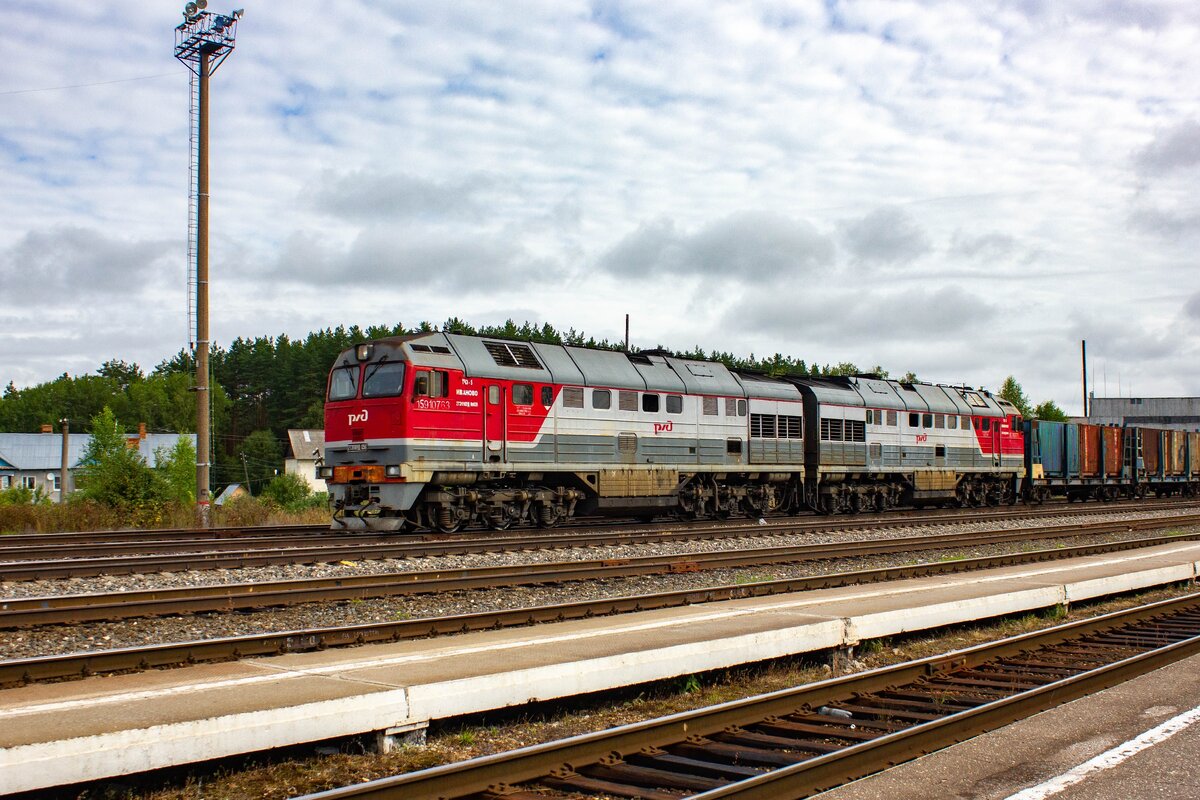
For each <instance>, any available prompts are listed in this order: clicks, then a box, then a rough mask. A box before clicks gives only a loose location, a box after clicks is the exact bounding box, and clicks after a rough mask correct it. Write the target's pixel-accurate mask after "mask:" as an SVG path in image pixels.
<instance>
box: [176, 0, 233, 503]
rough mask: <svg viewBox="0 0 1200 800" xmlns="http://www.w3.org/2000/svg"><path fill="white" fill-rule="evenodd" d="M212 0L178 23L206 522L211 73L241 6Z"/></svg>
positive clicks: (199, 470) (199, 469)
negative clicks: (213, 7)
mask: <svg viewBox="0 0 1200 800" xmlns="http://www.w3.org/2000/svg"><path fill="white" fill-rule="evenodd" d="M206 5H207V2H206V0H196V2H192V3H188V4H187V5H186V6H184V9H183V20H184V21H183V23H182V24H180V25H179V27H177V28H176V29H175V57H176V58H177V59H179V60H180V61H182V62H183V63H184V64H185V65H187V67H188V69H190V70H192V72H193V73H195V74H196V76H197V77H198V79H199V82H200V85H199V92H198V94H197V97H196V103H197V105H198V108H197V109H195V111H196V112H197V113H196V114H195V115H194V116H195V119H196V125H197V128H198V130H197V134H198V136H197V141H198V146H197V149H196V153H195V154H194V156H195V159H196V163H195V165H194V166H195V169H194V170H193V174H194V175H195V176H196V177H195V185H194V186H192V187H191V191H193V192H194V193H195V194H194V197H195V201H196V202H195V209H196V219H195V226H194V230H195V232H196V233H195V236H196V241H195V242H189V245H194V246H191V247H189V251H192V252H195V254H196V264H195V273H196V344H195V348H196V349H195V354H196V386H195V389H196V508H197V510H198V511H199V516H200V524H201V525H202V526H207V525H208V524H209V517H210V515H209V502H210V489H211V485H212V484H211V468H212V419H211V413H212V390H211V386H210V384H211V380H210V378H211V375H210V367H209V363H208V358H209V332H208V327H209V326H208V199H209V198H208V103H209V78H210V77H211V76H212V74H213V73H214V72H216V70H217V67H219V66H220V65H221V62H223V61H224V60H225V59H226V58H227V57H228V56H229V54H230V53H232V52H233V48H234V42H235V38H236V36H237V21H238V20H239V19H240V18H241V16H242V11H241V9H238V10H237V11H234V12H233V13H232V14H230V15H225V14H214V13H212V12H209V11H205V10H204V8H205V6H206Z"/></svg>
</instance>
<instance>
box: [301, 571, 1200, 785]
mask: <svg viewBox="0 0 1200 800" xmlns="http://www.w3.org/2000/svg"><path fill="white" fill-rule="evenodd" d="M1196 653H1200V595H1190V596H1187V597H1183V598H1177V599H1173V600H1166V601H1162V602H1159V603H1153V604H1150V605H1145V606H1140V607H1138V608H1134V609H1129V610H1126V611H1121V612H1117V613H1114V614H1108V615H1105V616H1102V617H1097V618H1094V619H1089V620H1084V621H1081V622H1074V623H1070V624H1067V625H1061V626H1058V627H1055V628H1050V629H1047V630H1044V631H1040V632H1037V633H1030V634H1025V635H1023V636H1017V637H1013V638H1010V639H1005V640H1001V641H999V642H993V643H989V644H985V645H980V646H977V647H973V648H970V649H966V650H960V651H956V652H953V653H950V654H946V655H941V656H935V657H932V658H926V659H921V660H918V661H910V662H907V663H904V664H899V665H897V666H894V667H887V668H883V669H878V670H873V671H871V672H867V673H862V674H858V675H852V676H848V677H843V678H835V679H831V680H827V681H821V682H819V683H815V684H809V685H806V686H802V687H798V688H795V689H789V690H785V691H780V692H774V693H771V694H766V695H760V696H758V697H752V698H747V699H745V700H739V701H735V702H731V703H725V704H722V705H718V706H713V707H710V708H705V709H699V710H696V711H690V712H685V713H680V714H674V715H671V716H669V717H663V718H661V719H656V720H650V721H646V722H640V723H635V724H632V725H626V726H622V727H618V728H613V729H610V730H606V731H601V732H598V733H592V734H586V735H583V736H576V737H573V738H570V739H566V740H562V741H559V742H551V743H547V744H543V745H537V746H533V747H527V748H523V749H520V750H515V751H511V752H507V753H499V754H496V755H491V756H485V757H482V758H476V759H472V760H469V761H465V762H459V763H455V764H449V765H446V766H442V767H435V768H432V769H427V770H422V771H420V772H415V773H410V774H407V775H399V776H395V777H391V778H384V779H382V780H376V781H372V782H369V783H364V784H358V785H355V786H349V787H345V788H341V789H334V790H332V791H326V792H321V793H318V794H313V795H308V796H307V798H306V800H335V799H337V800H340V799H341V798H371V799H372V800H384V799H385V798H405V800H416V799H417V798H435V797H436V798H445V799H446V800H451V799H453V800H485V799H486V800H495V799H496V798H506V800H552V799H553V798H568V797H577V796H578V794H575V793H588V794H604V795H611V796H615V797H628V798H647V799H648V800H675V799H676V798H681V797H690V798H694V800H718V798H738V799H739V800H760V799H761V800H768V799H771V800H774V798H780V797H804V796H807V795H810V794H813V793H816V792H820V791H824V790H826V789H829V788H832V787H834V786H837V785H840V784H842V783H845V782H846V781H849V780H853V779H855V778H858V777H861V776H863V775H868V774H870V773H872V772H877V771H879V770H881V769H885V768H887V767H888V766H890V765H892V764H895V763H898V762H901V761H905V760H908V759H911V758H914V757H916V756H919V755H922V754H925V753H929V752H933V751H935V750H938V749H941V748H943V747H946V746H948V745H950V744H953V743H955V742H958V741H962V740H963V739H965V738H968V737H971V736H975V735H978V734H980V733H983V732H985V731H988V730H991V729H994V728H997V727H1000V726H1002V725H1006V724H1009V723H1011V722H1014V721H1016V720H1018V719H1023V718H1025V717H1028V716H1031V715H1033V714H1035V713H1037V712H1039V711H1043V710H1045V709H1047V708H1052V707H1054V706H1056V705H1060V704H1062V703H1065V702H1067V701H1070V700H1073V699H1076V698H1079V697H1082V696H1084V695H1087V694H1090V693H1093V692H1096V691H1099V690H1101V689H1104V688H1108V687H1110V686H1113V685H1116V684H1118V683H1121V682H1123V681H1127V680H1129V679H1131V678H1133V677H1136V676H1138V675H1142V674H1145V673H1147V672H1150V671H1152V670H1154V669H1157V668H1159V667H1162V666H1165V665H1167V664H1170V663H1172V662H1174V661H1178V660H1180V659H1182V658H1186V657H1188V656H1191V655H1195V654H1196Z"/></svg>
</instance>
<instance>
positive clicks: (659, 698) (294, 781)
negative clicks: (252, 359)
mask: <svg viewBox="0 0 1200 800" xmlns="http://www.w3.org/2000/svg"><path fill="white" fill-rule="evenodd" d="M1195 591H1196V589H1195V587H1193V586H1190V585H1184V586H1175V587H1167V588H1164V589H1160V590H1155V591H1151V592H1144V593H1140V594H1135V595H1129V596H1126V597H1120V598H1115V599H1111V600H1106V601H1102V602H1097V603H1089V604H1081V605H1078V606H1075V607H1074V608H1071V609H1067V608H1065V607H1064V606H1061V605H1060V606H1055V607H1052V608H1049V609H1045V610H1043V611H1040V612H1035V613H1029V614H1022V615H1020V616H1016V617H1011V618H1006V619H1003V620H999V621H996V622H992V623H988V624H974V625H962V626H957V627H954V628H950V629H945V630H942V631H938V632H933V633H927V634H921V633H918V634H912V635H907V636H893V637H888V638H886V639H879V640H871V641H867V642H863V643H862V644H860V645H859V646H858V647H857V648H855V652H854V653H853V654H852V656H851V657H850V658H849V659H839V660H838V662H837V663H838V664H839V666H840V667H841V668H842V669H841V672H843V673H844V672H857V671H862V670H867V669H874V668H877V667H883V666H888V665H891V664H896V663H900V662H903V661H908V660H912V659H917V658H923V657H926V656H931V655H937V654H940V653H945V652H947V651H950V650H956V649H960V648H964V647H970V646H972V645H976V644H981V643H983V642H987V641H993V640H995V639H1000V638H1004V637H1006V636H1014V635H1017V634H1020V633H1027V632H1029V631H1034V630H1040V629H1043V628H1048V627H1052V626H1054V625H1058V624H1061V623H1063V622H1067V621H1072V620H1076V619H1085V618H1088V617H1094V616H1098V615H1100V614H1106V613H1109V612H1111V611H1117V610H1119V609H1122V608H1128V607H1131V606H1135V605H1139V604H1142V603H1148V602H1153V601H1155V600H1162V599H1166V598H1168V597H1177V596H1180V595H1184V594H1189V593H1192V592H1195ZM829 660H830V659H829V654H828V653H826V654H813V655H811V656H804V657H796V658H788V659H780V660H777V661H773V662H767V663H764V664H757V665H752V666H747V667H741V668H737V669H729V670H720V671H716V672H710V673H703V674H699V675H687V676H683V677H680V678H675V679H672V680H667V681H660V682H658V683H655V684H651V685H648V686H641V687H635V688H632V689H627V690H622V691H614V692H605V693H602V694H598V695H593V696H589V697H585V698H578V699H575V700H572V701H570V703H559V702H548V703H541V704H538V705H536V706H532V707H525V708H522V709H516V710H510V711H507V712H499V713H494V714H487V715H481V716H474V717H470V718H462V719H457V720H451V721H448V722H443V723H439V724H436V725H435V726H434V727H432V728H430V731H429V738H428V742H427V743H426V744H425V745H419V746H406V747H403V748H401V749H400V750H398V751H396V752H393V753H389V754H386V755H376V754H371V753H368V752H366V747H365V744H364V742H363V740H361V739H349V740H343V741H340V742H336V743H326V745H327V746H324V747H322V748H319V749H318V748H312V747H309V748H292V749H289V750H287V751H277V752H275V753H271V754H266V755H259V756H255V757H251V758H246V759H239V760H229V761H225V762H221V763H220V764H217V765H208V766H207V767H194V768H190V769H186V770H184V769H181V770H177V771H176V772H175V773H174V774H173V775H172V776H171V777H170V778H169V780H170V782H171V783H172V785H171V786H170V787H169V788H162V782H163V776H162V775H161V774H159V775H158V777H156V778H155V780H156V781H157V782H158V783H157V787H156V788H149V787H145V786H138V785H137V784H135V783H133V782H132V781H127V782H125V783H123V784H111V785H108V786H92V787H89V788H88V789H87V790H85V791H83V792H79V791H75V792H63V793H59V794H57V795H54V796H56V797H61V798H71V799H72V800H201V799H203V800H242V798H262V800H274V798H286V797H294V796H295V795H298V794H305V793H309V792H316V791H321V790H324V789H330V788H334V787H337V786H345V785H349V784H353V783H359V782H362V781H367V780H373V779H376V778H381V777H386V776H388V775H395V774H398V773H403V772H411V771H414V770H418V769H424V768H427V767H432V766H437V765H439V764H446V763H450V762H454V761H461V760H463V759H467V758H473V757H475V756H480V755H486V754H489V753H496V752H501V751H504V750H510V749H514V748H517V747H524V746H526V745H532V744H538V743H541V742H547V741H553V740H555V739H561V738H565V737H568V736H574V735H577V734H582V733H590V732H593V731H598V730H604V729H607V728H612V727H616V726H618V725H624V724H627V723H632V722H639V721H641V720H646V719H652V718H654V717H659V716H663V715H666V714H672V713H676V712H680V711H687V710H691V709H695V708H702V707H704V706H709V705H714V704H717V703H723V702H727V701H730V700H738V699H741V698H744V697H748V696H750V695H755V694H761V693H765V692H772V691H777V690H780V689H787V688H791V687H794V686H798V685H801V684H804V683H811V682H813V681H818V680H822V679H824V678H828V677H830V676H831V675H832V674H833V670H832V668H831V666H830V664H829Z"/></svg>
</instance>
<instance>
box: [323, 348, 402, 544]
mask: <svg viewBox="0 0 1200 800" xmlns="http://www.w3.org/2000/svg"><path fill="white" fill-rule="evenodd" d="M411 338H413V337H399V338H396V339H385V340H379V341H375V342H371V343H366V344H359V345H356V346H354V347H352V348H350V349H348V350H345V351H343V352H342V353H341V354H339V355H338V358H337V361H336V362H335V364H334V366H333V368H332V369H331V370H330V373H329V381H328V386H327V390H326V403H325V437H326V439H325V459H324V463H323V464H322V465H321V466H320V467H319V468H318V474H319V476H320V477H322V478H324V479H325V481H326V483H327V485H328V486H329V491H330V495H331V502H332V503H333V519H334V522H333V524H334V527H338V528H342V527H346V528H355V529H358V528H363V529H365V528H371V529H376V530H399V529H400V528H401V527H403V524H404V518H403V517H402V516H391V514H393V513H394V511H393V510H395V509H404V508H407V507H409V506H411V505H412V503H413V501H415V499H416V497H417V496H418V495H419V494H420V491H421V489H422V485H423V484H422V483H421V482H420V481H419V480H418V481H414V480H412V479H413V478H414V477H419V476H414V475H413V474H412V471H411V470H410V469H409V468H408V465H407V463H406V462H408V460H409V458H408V453H407V449H408V448H407V446H406V436H405V427H406V422H407V420H406V414H405V406H406V405H407V403H408V399H409V398H411V397H412V396H413V394H414V390H413V387H412V385H411V384H412V378H411V373H412V369H411V363H410V356H409V352H407V347H406V342H407V340H408V339H411ZM368 520H369V521H370V524H369V525H368V524H367V522H368Z"/></svg>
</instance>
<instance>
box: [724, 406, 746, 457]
mask: <svg viewBox="0 0 1200 800" xmlns="http://www.w3.org/2000/svg"><path fill="white" fill-rule="evenodd" d="M725 416H727V417H736V416H737V401H736V400H734V399H733V398H732V397H726V398H725ZM738 452H739V453H740V452H742V451H741V450H738Z"/></svg>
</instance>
